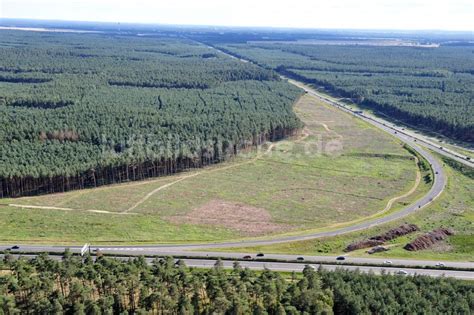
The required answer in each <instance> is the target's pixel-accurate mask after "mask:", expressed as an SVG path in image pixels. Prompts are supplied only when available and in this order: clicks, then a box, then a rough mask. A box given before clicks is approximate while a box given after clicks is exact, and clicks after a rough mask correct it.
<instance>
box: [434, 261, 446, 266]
mask: <svg viewBox="0 0 474 315" xmlns="http://www.w3.org/2000/svg"><path fill="white" fill-rule="evenodd" d="M436 267H446V264H445V263H443V262H439V263H437V264H436Z"/></svg>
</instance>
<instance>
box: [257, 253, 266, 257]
mask: <svg viewBox="0 0 474 315" xmlns="http://www.w3.org/2000/svg"><path fill="white" fill-rule="evenodd" d="M263 256H265V254H264V253H258V254H257V257H263Z"/></svg>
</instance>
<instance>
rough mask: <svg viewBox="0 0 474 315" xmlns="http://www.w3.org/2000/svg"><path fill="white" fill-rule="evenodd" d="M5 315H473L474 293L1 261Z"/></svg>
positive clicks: (334, 278)
mask: <svg viewBox="0 0 474 315" xmlns="http://www.w3.org/2000/svg"><path fill="white" fill-rule="evenodd" d="M2 264H3V267H2V265H0V267H2V268H1V269H3V270H4V272H3V273H0V314H17V313H24V312H29V313H31V314H150V313H152V314H332V313H335V314H469V313H470V312H472V311H474V286H473V285H472V283H471V282H462V281H458V280H454V279H448V278H430V277H426V276H408V277H405V276H395V275H389V274H385V275H382V276H376V275H373V274H363V273H360V272H354V271H343V270H338V271H336V272H328V271H324V269H319V270H314V269H313V268H312V267H309V266H307V267H306V268H305V269H304V271H303V274H302V275H297V274H293V275H292V276H288V277H284V276H283V275H282V274H280V273H277V272H272V271H269V270H265V271H263V272H255V271H251V270H249V269H244V268H242V267H240V265H239V264H238V263H235V264H234V268H233V269H232V270H230V271H226V270H224V269H223V267H222V264H221V263H220V262H217V263H216V264H215V266H214V268H213V269H210V270H202V269H192V268H191V269H190V268H188V267H186V266H185V264H184V263H182V262H178V263H175V261H174V260H173V259H172V258H166V259H154V260H153V261H152V262H151V263H150V264H149V263H148V262H147V261H146V260H145V259H144V258H143V257H139V258H135V259H129V260H117V259H113V258H106V257H103V256H102V257H99V258H98V259H97V260H96V261H94V260H93V259H92V258H91V257H86V258H85V259H82V258H81V257H78V256H72V255H71V254H70V253H69V252H66V253H65V255H64V257H63V258H62V260H53V259H51V258H48V256H47V255H40V256H38V257H37V258H35V259H33V260H25V259H19V260H17V259H13V257H12V256H9V255H6V256H5V257H4V259H3V263H2Z"/></svg>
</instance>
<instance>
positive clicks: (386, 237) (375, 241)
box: [344, 224, 419, 252]
mask: <svg viewBox="0 0 474 315" xmlns="http://www.w3.org/2000/svg"><path fill="white" fill-rule="evenodd" d="M418 230H419V228H418V226H416V225H415V224H402V225H400V226H399V227H397V228H394V229H391V230H389V231H387V232H385V233H383V234H381V235H377V236H373V237H371V238H369V239H368V240H361V241H357V242H355V243H352V244H349V245H348V246H347V247H346V248H345V249H344V251H346V252H350V251H353V250H357V249H361V248H367V247H373V246H378V245H382V244H383V243H385V242H386V241H390V240H393V239H395V238H397V237H400V236H403V235H407V234H410V233H413V232H416V231H418Z"/></svg>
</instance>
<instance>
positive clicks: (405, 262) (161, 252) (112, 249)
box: [0, 245, 474, 270]
mask: <svg viewBox="0 0 474 315" xmlns="http://www.w3.org/2000/svg"><path fill="white" fill-rule="evenodd" d="M10 247H11V246H7V245H0V252H1V251H4V250H6V249H7V248H10ZM19 247H20V248H19V249H18V250H13V251H11V253H12V254H15V253H18V252H19V251H21V252H24V253H40V252H51V253H62V252H64V250H65V249H66V248H68V249H70V250H71V252H73V253H80V250H81V246H49V245H20V246H19ZM90 251H91V253H92V254H95V253H97V251H99V252H101V253H104V254H107V255H120V256H124V255H125V256H139V255H144V256H160V257H164V256H173V257H192V258H203V259H204V258H205V259H210V258H222V259H230V260H242V259H243V257H244V256H250V257H251V260H274V261H279V262H291V261H297V259H298V258H299V257H302V256H303V255H288V254H270V253H264V256H263V257H258V256H257V254H258V253H257V252H245V253H238V252H215V251H214V252H213V251H205V250H199V251H185V250H183V249H181V248H174V249H173V248H167V249H163V248H161V247H158V248H157V247H156V246H148V247H144V246H128V247H117V246H107V245H104V246H100V245H91V247H90ZM343 256H344V257H345V260H343V261H338V260H336V258H337V256H311V255H304V257H303V259H304V261H305V262H308V263H309V262H316V263H323V264H325V265H326V264H334V263H338V264H350V265H360V266H366V265H372V266H382V265H384V266H386V267H390V266H404V267H405V266H407V267H410V266H411V267H428V268H430V267H431V268H436V267H438V266H437V264H439V263H440V261H437V260H413V259H397V258H393V259H387V258H377V257H351V256H350V254H344V255H343ZM246 261H247V260H246ZM387 261H389V262H390V263H386V262H387ZM442 263H443V264H444V266H445V267H447V268H458V269H473V270H474V261H466V262H455V261H442Z"/></svg>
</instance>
